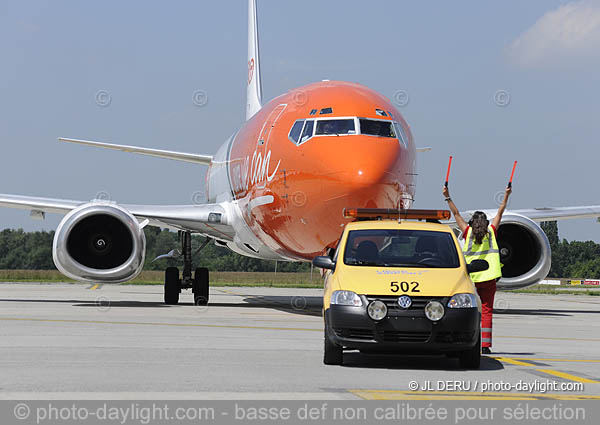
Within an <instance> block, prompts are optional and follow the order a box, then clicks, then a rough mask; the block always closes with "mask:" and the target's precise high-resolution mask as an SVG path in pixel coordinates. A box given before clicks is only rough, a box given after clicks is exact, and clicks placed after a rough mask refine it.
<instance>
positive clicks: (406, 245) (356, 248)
mask: <svg viewBox="0 0 600 425" xmlns="http://www.w3.org/2000/svg"><path fill="white" fill-rule="evenodd" d="M344 264H347V265H350V266H383V267H423V268H457V267H459V266H460V262H459V259H458V252H457V250H456V245H455V244H454V240H453V239H452V236H451V235H450V233H447V232H436V231H429V230H396V229H369V230H352V231H350V233H349V234H348V240H347V241H346V248H345V251H344Z"/></svg>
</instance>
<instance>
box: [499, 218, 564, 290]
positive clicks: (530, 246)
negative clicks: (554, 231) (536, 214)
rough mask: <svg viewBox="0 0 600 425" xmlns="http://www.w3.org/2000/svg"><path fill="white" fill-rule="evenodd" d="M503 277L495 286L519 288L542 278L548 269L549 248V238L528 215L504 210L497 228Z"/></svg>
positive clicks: (549, 260) (549, 259)
mask: <svg viewBox="0 0 600 425" xmlns="http://www.w3.org/2000/svg"><path fill="white" fill-rule="evenodd" d="M498 245H499V247H500V261H501V262H502V264H504V267H502V279H500V280H499V281H498V287H500V288H503V289H519V288H524V287H526V286H530V285H534V284H536V283H537V282H539V281H540V280H542V279H545V278H546V276H548V272H550V266H551V261H552V258H551V249H550V242H549V241H548V237H547V236H546V234H545V233H544V231H543V230H542V228H541V227H540V226H538V224H537V223H536V222H534V221H533V220H531V219H530V218H527V217H524V216H522V215H519V214H512V213H506V214H504V215H503V216H502V224H500V228H499V229H498Z"/></svg>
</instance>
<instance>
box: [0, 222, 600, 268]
mask: <svg viewBox="0 0 600 425" xmlns="http://www.w3.org/2000/svg"><path fill="white" fill-rule="evenodd" d="M542 229H543V230H544V232H546V235H547V236H548V240H549V241H550V246H551V248H552V269H551V270H550V275H549V276H550V277H557V278H561V277H562V278H577V279H586V278H588V279H600V244H597V243H595V242H593V241H587V242H580V241H571V242H569V241H567V240H566V239H563V240H562V241H561V240H560V238H559V235H558V225H557V223H556V221H551V222H544V223H542ZM144 231H145V233H146V242H147V249H146V263H145V266H144V269H145V270H163V269H165V268H166V267H167V266H169V265H174V266H177V265H179V264H180V263H179V262H178V261H177V260H159V261H156V262H154V263H153V262H152V260H154V259H155V258H156V257H158V256H159V255H161V254H166V253H167V252H169V251H171V250H172V249H180V243H179V242H178V235H177V233H175V232H170V231H168V230H161V229H157V228H155V227H147V228H146V229H144ZM53 239H54V232H24V231H23V230H21V229H19V230H10V229H7V230H3V231H2V232H0V269H8V270H15V269H23V270H52V269H55V267H54V262H53V261H52V240H53ZM203 241H204V238H202V237H197V236H195V237H194V238H193V240H192V246H193V249H192V252H193V253H194V255H193V258H194V265H195V266H197V267H208V268H209V270H214V271H246V272H271V271H275V267H276V265H275V262H274V261H265V260H257V259H254V258H249V257H244V256H242V255H238V254H235V253H234V252H232V251H230V250H229V249H227V248H223V247H219V246H216V245H214V244H213V243H209V244H208V245H206V246H205V247H204V248H203V249H202V251H200V252H197V250H198V248H199V247H200V245H201V244H202V242H203ZM277 271H281V272H297V271H302V272H306V271H310V264H309V263H290V262H278V263H277Z"/></svg>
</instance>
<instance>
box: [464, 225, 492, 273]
mask: <svg viewBox="0 0 600 425" xmlns="http://www.w3.org/2000/svg"><path fill="white" fill-rule="evenodd" d="M463 254H464V256H465V260H466V261H467V264H470V263H471V262H472V261H473V260H485V261H487V262H488V264H489V265H490V267H489V268H488V269H487V270H484V271H482V272H477V273H471V279H472V280H473V282H475V283H477V282H487V281H488V280H492V279H498V278H499V277H502V265H501V264H500V250H499V249H498V242H497V241H496V235H495V234H494V229H493V228H492V226H489V227H488V234H487V236H484V238H483V240H482V241H481V243H480V244H478V243H477V242H476V241H475V238H474V237H473V228H472V227H469V230H468V231H467V236H466V238H465V245H464V246H463Z"/></svg>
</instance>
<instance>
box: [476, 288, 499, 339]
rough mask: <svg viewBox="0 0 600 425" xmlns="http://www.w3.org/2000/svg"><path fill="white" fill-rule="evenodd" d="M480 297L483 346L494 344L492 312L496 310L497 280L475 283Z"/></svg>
mask: <svg viewBox="0 0 600 425" xmlns="http://www.w3.org/2000/svg"><path fill="white" fill-rule="evenodd" d="M475 287H476V288H477V293H478V294H479V298H481V346H482V347H491V346H492V313H493V311H494V295H496V280H495V279H494V280H488V281H487V282H477V283H475Z"/></svg>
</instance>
